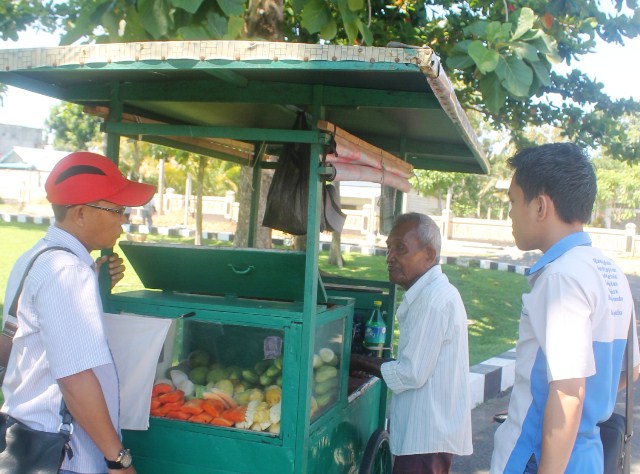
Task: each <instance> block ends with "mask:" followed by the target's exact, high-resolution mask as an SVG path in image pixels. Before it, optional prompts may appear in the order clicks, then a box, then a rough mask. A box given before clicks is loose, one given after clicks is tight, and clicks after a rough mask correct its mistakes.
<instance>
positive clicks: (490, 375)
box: [0, 214, 529, 408]
mask: <svg viewBox="0 0 640 474" xmlns="http://www.w3.org/2000/svg"><path fill="white" fill-rule="evenodd" d="M0 220H2V221H4V222H7V223H11V222H17V223H21V224H24V223H32V224H39V225H51V224H53V223H54V222H55V219H54V218H53V217H37V216H36V217H34V216H28V215H24V214H1V215H0ZM122 228H123V229H124V231H125V232H138V233H141V234H158V235H165V236H169V237H192V236H193V235H194V234H195V231H194V230H193V229H187V228H184V227H156V226H152V227H148V226H146V225H142V224H124V225H123V226H122ZM202 238H203V239H210V240H221V241H233V234H231V233H229V232H208V231H203V232H202ZM273 243H274V244H277V245H283V244H285V239H281V238H274V239H273ZM330 246H331V244H330V242H320V250H329V248H330ZM340 248H341V250H342V251H343V252H345V253H351V252H353V253H362V254H365V255H386V249H383V248H380V247H375V246H366V245H354V244H341V246H340ZM440 263H441V264H446V265H458V266H462V267H475V268H482V269H485V270H498V271H506V272H512V273H517V274H519V275H525V273H526V271H527V270H528V269H529V267H528V266H525V265H514V264H510V263H503V262H496V261H493V260H483V259H476V258H466V257H464V258H463V257H451V256H443V257H440ZM515 362H516V351H515V348H514V349H511V350H508V351H506V352H503V353H502V354H500V355H498V356H495V357H492V358H490V359H487V360H486V361H484V362H481V363H479V364H476V365H474V366H472V367H471V368H470V370H469V371H470V385H471V408H475V407H477V406H478V405H480V404H482V403H484V402H486V401H488V400H490V399H492V398H495V397H496V396H497V395H498V394H499V393H500V392H503V391H505V390H507V389H509V388H510V387H511V386H513V381H514V377H515Z"/></svg>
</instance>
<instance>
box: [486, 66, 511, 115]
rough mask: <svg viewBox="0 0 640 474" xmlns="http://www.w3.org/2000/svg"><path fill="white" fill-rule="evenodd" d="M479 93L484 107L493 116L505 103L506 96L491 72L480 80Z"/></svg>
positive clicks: (496, 77)
mask: <svg viewBox="0 0 640 474" xmlns="http://www.w3.org/2000/svg"><path fill="white" fill-rule="evenodd" d="M480 92H481V93H482V98H483V99H484V103H485V105H486V106H487V108H488V109H489V110H490V111H491V112H492V113H494V114H497V113H498V112H500V109H501V108H502V107H503V106H504V104H505V102H506V101H507V94H506V93H505V90H504V88H503V87H502V84H501V83H500V79H498V76H497V75H496V74H495V73H493V72H492V73H490V74H487V75H486V76H482V77H481V78H480Z"/></svg>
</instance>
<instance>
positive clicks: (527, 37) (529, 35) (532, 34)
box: [519, 29, 545, 41]
mask: <svg viewBox="0 0 640 474" xmlns="http://www.w3.org/2000/svg"><path fill="white" fill-rule="evenodd" d="M543 34H545V33H544V31H542V30H539V29H534V30H529V31H527V32H526V33H525V34H523V35H522V36H521V37H520V38H519V39H520V41H532V40H534V39H536V38H540V37H541V36H542V35H543Z"/></svg>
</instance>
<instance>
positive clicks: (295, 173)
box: [262, 112, 311, 235]
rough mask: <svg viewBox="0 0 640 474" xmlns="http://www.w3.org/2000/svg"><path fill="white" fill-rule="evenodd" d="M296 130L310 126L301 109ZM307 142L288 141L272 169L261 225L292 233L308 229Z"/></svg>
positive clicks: (309, 150) (306, 128) (308, 145)
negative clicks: (274, 167)
mask: <svg viewBox="0 0 640 474" xmlns="http://www.w3.org/2000/svg"><path fill="white" fill-rule="evenodd" d="M293 129H294V130H308V129H309V127H308V125H307V120H306V118H305V115H304V112H300V113H298V116H297V118H296V122H295V124H294V126H293ZM310 152H311V145H310V144H308V143H286V144H285V145H284V147H283V149H282V154H281V155H280V158H279V159H278V164H277V165H276V169H275V171H274V173H273V179H272V181H271V186H270V187H269V194H268V195H267V204H266V209H265V211H264V218H263V219H262V225H263V226H266V227H271V228H272V229H278V230H282V231H284V232H288V233H289V234H293V235H304V234H306V233H307V208H308V204H309V155H310Z"/></svg>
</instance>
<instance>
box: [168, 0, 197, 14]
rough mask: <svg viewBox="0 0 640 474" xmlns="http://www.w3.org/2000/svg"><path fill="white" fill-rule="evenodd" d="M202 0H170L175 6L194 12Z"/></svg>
mask: <svg viewBox="0 0 640 474" xmlns="http://www.w3.org/2000/svg"><path fill="white" fill-rule="evenodd" d="M202 1H203V0H171V4H172V5H173V6H174V7H176V8H181V9H182V10H184V11H186V12H189V13H195V12H197V11H198V8H200V5H202Z"/></svg>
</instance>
